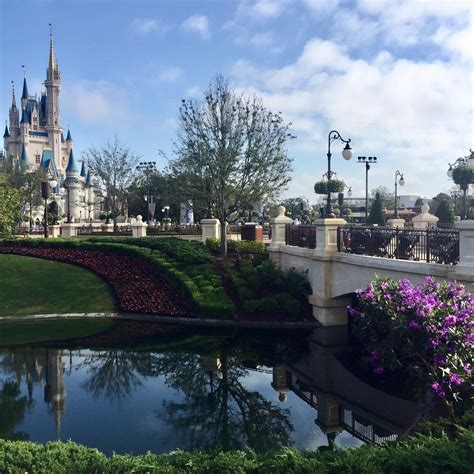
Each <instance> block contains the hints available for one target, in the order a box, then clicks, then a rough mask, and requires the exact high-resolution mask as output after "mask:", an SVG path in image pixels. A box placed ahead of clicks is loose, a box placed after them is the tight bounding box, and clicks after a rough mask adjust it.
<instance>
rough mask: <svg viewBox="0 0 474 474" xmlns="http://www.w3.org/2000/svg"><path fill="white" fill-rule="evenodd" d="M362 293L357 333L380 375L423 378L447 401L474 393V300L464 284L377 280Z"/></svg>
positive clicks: (355, 314) (355, 312) (356, 309)
mask: <svg viewBox="0 0 474 474" xmlns="http://www.w3.org/2000/svg"><path fill="white" fill-rule="evenodd" d="M356 294H357V303H356V305H354V306H352V307H348V310H349V314H350V315H351V316H352V330H353V334H354V336H355V337H356V339H357V340H358V341H359V342H360V344H361V346H362V350H363V354H364V362H365V363H366V365H367V366H369V367H370V368H371V370H372V371H373V373H374V374H375V375H378V376H380V375H381V374H383V373H395V374H400V375H407V376H409V377H411V378H417V379H420V380H421V381H422V382H423V383H426V384H427V385H428V386H429V388H430V389H431V390H432V391H433V392H434V393H435V394H436V395H437V396H438V397H440V398H442V399H444V400H446V401H453V400H458V399H460V398H465V396H466V395H467V394H468V393H472V388H473V387H474V386H473V385H472V369H473V352H472V344H473V341H474V308H473V303H474V296H473V295H472V294H470V293H467V292H466V291H465V289H464V286H463V285H460V284H457V283H454V282H449V283H448V282H442V283H439V282H437V281H435V280H434V278H433V277H427V278H426V281H425V282H424V283H422V284H420V285H418V286H413V285H412V284H411V283H410V282H409V281H408V280H406V279H403V280H400V281H394V280H388V279H382V278H377V279H376V280H375V281H373V282H372V283H371V284H369V286H368V287H367V288H366V289H365V290H358V291H357V292H356Z"/></svg>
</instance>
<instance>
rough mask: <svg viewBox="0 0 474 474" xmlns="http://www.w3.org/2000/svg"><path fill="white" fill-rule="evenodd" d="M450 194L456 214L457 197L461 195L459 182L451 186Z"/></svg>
mask: <svg viewBox="0 0 474 474" xmlns="http://www.w3.org/2000/svg"><path fill="white" fill-rule="evenodd" d="M450 194H451V197H452V198H453V200H454V214H455V215H457V208H458V198H459V197H461V188H460V187H459V184H455V185H454V186H453V189H452V190H451V193H450Z"/></svg>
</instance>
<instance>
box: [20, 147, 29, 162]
mask: <svg viewBox="0 0 474 474" xmlns="http://www.w3.org/2000/svg"><path fill="white" fill-rule="evenodd" d="M20 161H21V164H22V165H23V166H29V165H30V160H29V159H28V153H27V152H26V146H25V144H24V143H23V146H22V148H21V157H20Z"/></svg>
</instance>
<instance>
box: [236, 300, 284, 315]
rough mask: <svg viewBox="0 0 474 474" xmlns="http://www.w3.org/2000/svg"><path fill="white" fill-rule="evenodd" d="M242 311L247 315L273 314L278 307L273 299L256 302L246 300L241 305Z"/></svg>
mask: <svg viewBox="0 0 474 474" xmlns="http://www.w3.org/2000/svg"><path fill="white" fill-rule="evenodd" d="M243 308H244V311H245V312H246V313H248V314H254V313H275V312H277V311H278V310H279V308H280V305H279V304H278V301H277V300H276V299H275V298H268V297H267V298H260V299H258V300H247V301H244V304H243Z"/></svg>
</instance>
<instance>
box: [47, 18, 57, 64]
mask: <svg viewBox="0 0 474 474" xmlns="http://www.w3.org/2000/svg"><path fill="white" fill-rule="evenodd" d="M48 68H49V70H50V71H51V72H53V71H54V69H55V68H56V62H55V61H54V41H53V27H52V25H51V23H50V24H49V64H48Z"/></svg>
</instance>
